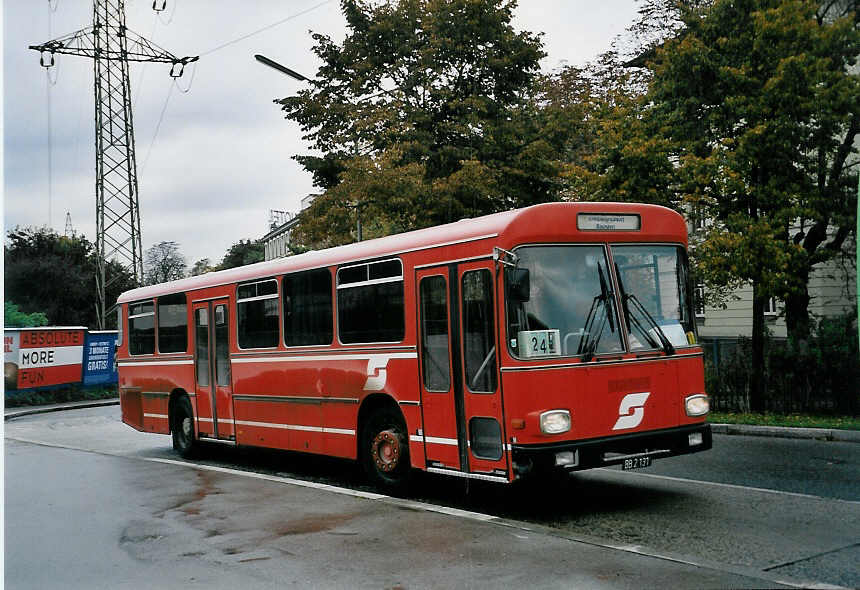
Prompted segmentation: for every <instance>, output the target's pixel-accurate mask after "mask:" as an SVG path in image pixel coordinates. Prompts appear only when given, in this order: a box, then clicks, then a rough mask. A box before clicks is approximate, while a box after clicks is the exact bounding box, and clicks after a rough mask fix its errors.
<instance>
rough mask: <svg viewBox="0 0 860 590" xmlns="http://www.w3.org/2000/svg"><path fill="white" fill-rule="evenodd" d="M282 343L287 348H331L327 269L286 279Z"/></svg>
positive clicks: (332, 332)
mask: <svg viewBox="0 0 860 590" xmlns="http://www.w3.org/2000/svg"><path fill="white" fill-rule="evenodd" d="M283 293H284V341H285V344H286V345H287V346H311V345H314V344H331V341H332V338H333V336H334V328H333V321H334V320H333V315H332V297H331V272H330V271H329V269H327V268H320V269H317V270H310V271H307V272H298V273H295V274H291V275H286V276H285V277H284V280H283Z"/></svg>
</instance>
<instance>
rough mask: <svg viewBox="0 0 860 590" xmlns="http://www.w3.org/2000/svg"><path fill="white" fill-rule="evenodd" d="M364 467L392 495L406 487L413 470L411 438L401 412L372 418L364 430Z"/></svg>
mask: <svg viewBox="0 0 860 590" xmlns="http://www.w3.org/2000/svg"><path fill="white" fill-rule="evenodd" d="M361 463H362V466H363V468H364V471H365V472H366V473H367V475H368V477H369V478H370V479H371V481H372V482H373V483H374V484H376V485H377V486H379V487H382V488H385V489H387V490H391V491H400V490H403V489H404V488H405V487H406V484H407V482H408V479H409V474H410V471H411V469H412V467H411V464H410V461H409V436H408V435H407V433H406V424H404V422H403V417H402V416H401V415H400V412H397V411H395V410H392V409H388V408H383V409H379V410H377V411H376V412H375V413H374V414H373V415H372V416H371V417H370V419H369V420H368V421H367V423H366V424H365V425H364V428H363V429H362V438H361Z"/></svg>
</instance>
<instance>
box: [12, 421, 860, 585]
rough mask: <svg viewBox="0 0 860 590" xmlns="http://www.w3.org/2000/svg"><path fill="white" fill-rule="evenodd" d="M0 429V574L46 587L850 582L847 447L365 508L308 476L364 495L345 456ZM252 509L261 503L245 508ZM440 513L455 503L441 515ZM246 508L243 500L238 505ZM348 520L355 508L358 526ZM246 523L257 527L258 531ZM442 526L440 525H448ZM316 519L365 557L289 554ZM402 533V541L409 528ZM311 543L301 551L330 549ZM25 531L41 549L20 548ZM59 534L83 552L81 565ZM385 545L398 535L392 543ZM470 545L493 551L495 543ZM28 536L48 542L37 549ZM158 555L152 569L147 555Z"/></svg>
mask: <svg viewBox="0 0 860 590" xmlns="http://www.w3.org/2000/svg"><path fill="white" fill-rule="evenodd" d="M6 437H7V446H6V463H7V464H6V469H7V482H6V515H7V517H6V547H7V552H6V582H7V587H9V588H25V587H33V588H36V587H60V586H61V585H60V584H51V583H50V582H51V581H52V580H53V581H56V580H57V579H58V576H60V577H59V579H61V580H63V584H62V585H66V583H67V582H69V581H70V580H71V581H72V582H74V581H75V580H77V581H79V582H80V583H71V584H70V586H77V587H93V586H92V585H91V584H92V582H93V581H94V580H111V584H110V585H111V587H129V588H132V587H139V586H140V582H141V581H145V580H152V583H153V584H152V585H154V586H162V587H164V586H167V587H170V586H172V585H174V584H175V583H176V582H177V580H184V581H185V582H189V583H191V585H197V584H200V585H204V584H205V585H208V586H209V587H221V586H227V585H228V584H229V585H230V586H234V585H237V584H239V583H244V584H245V585H246V586H247V585H248V584H249V581H250V583H251V586H250V587H257V586H260V587H266V584H267V583H272V587H277V583H275V581H277V580H284V579H289V580H293V581H295V582H296V583H297V584H298V583H301V582H302V581H304V582H305V583H308V582H310V583H311V585H314V583H315V585H316V586H318V587H326V586H342V587H348V586H350V585H353V584H357V585H363V586H367V587H391V588H393V587H397V586H398V585H400V586H402V587H410V585H411V586H416V587H425V586H436V587H455V586H472V587H491V586H494V585H496V584H499V583H504V584H505V585H510V584H513V583H519V584H520V585H524V584H528V585H530V586H535V587H553V586H556V587H571V585H580V586H604V587H653V586H657V585H661V586H662V585H665V586H673V587H674V586H685V587H702V586H707V587H728V586H736V587H740V586H751V587H762V586H775V585H777V583H778V582H779V581H785V582H789V583H795V584H796V585H801V586H808V585H812V584H814V583H818V584H834V585H841V586H844V587H858V586H860V571H858V565H857V564H858V563H860V533H858V530H860V527H858V524H860V523H858V521H860V511H858V508H860V503H858V501H857V499H858V490H860V486H858V485H857V484H858V479H860V470H858V463H860V445H858V444H852V443H837V442H823V441H809V440H786V439H760V438H750V437H738V436H716V437H715V441H714V449H713V450H712V451H710V452H707V453H701V454H697V455H693V456H689V457H679V458H673V459H667V460H663V461H658V462H656V463H655V464H654V465H653V466H652V467H651V468H649V469H647V470H642V471H637V472H622V471H617V470H611V469H602V470H594V471H589V472H583V473H579V474H577V475H575V476H573V477H572V478H569V479H567V480H563V481H553V482H548V483H544V484H542V485H514V486H500V485H498V484H488V483H487V484H484V483H475V482H461V481H459V480H451V479H448V478H443V477H434V476H428V475H424V474H421V475H419V476H418V477H417V480H416V484H415V485H414V486H413V490H412V492H411V493H410V495H409V496H408V497H407V498H405V499H397V500H391V502H393V504H388V503H387V502H389V500H387V499H382V500H380V501H379V502H376V503H373V508H372V509H371V510H368V508H367V505H366V501H365V504H364V505H363V507H362V508H356V507H355V506H353V505H351V504H350V502H355V501H357V500H355V498H352V497H350V496H346V499H344V498H342V497H340V498H337V499H336V500H334V501H333V500H331V498H330V496H331V494H329V493H322V492H320V491H319V488H320V486H323V487H325V486H338V487H341V488H346V489H347V490H352V491H351V492H350V491H348V492H347V493H352V494H358V495H359V496H365V497H367V498H371V499H378V498H377V496H376V495H375V494H374V493H373V490H371V489H370V488H367V487H366V486H365V485H364V483H363V481H362V479H361V477H360V475H359V474H358V473H357V470H356V469H355V468H354V467H353V465H352V464H351V463H349V462H344V461H338V460H332V459H325V458H320V457H314V456H308V455H301V454H293V453H282V452H271V451H263V450H255V449H233V448H228V447H222V446H220V445H213V446H212V447H210V448H208V449H207V451H206V452H205V453H204V455H203V456H202V457H201V458H200V459H199V460H198V461H197V465H199V466H201V467H207V468H209V469H215V470H216V471H215V472H212V471H200V470H197V469H192V468H191V467H187V466H184V465H176V464H172V463H171V464H164V463H156V462H153V461H169V462H173V461H175V460H177V459H178V457H176V456H175V455H174V454H173V453H172V451H171V450H170V440H169V438H168V437H166V436H160V435H147V434H143V433H138V432H135V431H134V430H131V429H130V428H128V427H126V426H125V425H123V424H121V423H120V422H119V419H118V408H116V407H112V408H98V409H90V410H77V411H73V412H63V413H58V414H47V415H41V416H32V417H26V418H20V419H17V420H15V421H12V422H8V423H6ZM21 441H29V443H27V442H21ZM33 442H37V443H40V445H34V444H32V443H33ZM43 445H51V446H43ZM68 449H77V450H78V451H71V450H68ZM79 450H85V451H89V452H80V451H79ZM93 451H95V453H93ZM133 459H147V460H148V462H141V461H134V460H133ZM221 469H229V470H239V471H243V472H250V473H253V474H254V476H255V477H263V478H266V477H269V478H273V479H278V480H279V481H280V479H279V478H283V477H289V478H295V479H298V480H302V481H303V482H310V483H307V484H302V486H308V485H309V486H313V487H310V488H302V487H301V486H287V487H288V488H289V489H290V493H289V494H285V493H284V489H285V488H284V486H283V484H282V483H275V482H272V481H264V482H262V483H261V482H260V481H259V480H256V479H254V480H252V479H251V478H246V477H236V476H234V475H229V474H227V473H222V472H221V471H217V470H221ZM201 474H202V475H201ZM260 474H262V475H260ZM207 478H208V479H207ZM213 478H214V479H213ZM237 481H238V483H237ZM252 484H253V485H252ZM189 486H190V487H191V491H189ZM260 486H263V487H262V488H261V487H260ZM294 488H297V489H294ZM273 490H274V491H273ZM211 498H214V499H215V500H212V499H211ZM208 502H215V504H214V505H211V506H210V505H207V503H208ZM282 502H287V506H286V507H285V508H283V511H285V512H286V513H287V514H294V515H296V518H297V520H296V519H292V520H288V522H286V524H284V522H283V518H282V516H279V515H280V514H281V511H277V510H275V511H274V512H273V510H274V508H273V507H274V506H276V505H278V504H279V503H282ZM323 502H324V503H325V509H322V504H321V503H323ZM419 502H420V503H421V504H419ZM315 503H316V504H315ZM249 506H253V507H254V509H253V510H250V509H249V508H248V507H249ZM260 506H267V507H268V508H267V510H264V511H262V512H263V514H262V516H261V515H259V514H258V513H260V512H261V510H260V508H259V507H260ZM333 506H334V508H332V507H333ZM392 506H393V507H392ZM427 506H429V507H430V509H429V512H428V508H427ZM434 507H435V508H434ZM449 509H450V510H449ZM332 510H334V512H332ZM434 510H438V511H442V512H446V511H447V512H448V513H449V516H446V518H447V519H448V520H447V521H446V522H445V523H443V524H440V523H439V522H437V521H435V520H434V519H433V518H431V517H430V516H427V515H428V514H430V515H432V516H434V517H438V515H434V513H433V511H434ZM458 510H465V511H469V513H468V514H464V515H463V516H462V518H461V517H454V520H452V517H451V516H450V514H454V515H457V514H458V512H457V511H458ZM195 512H196V513H195ZM299 512H301V516H299V515H298V514H299ZM204 513H205V514H207V515H208V517H207V518H206V519H202V517H201V514H204ZM246 513H247V514H249V515H255V516H254V517H253V518H251V519H250V520H249V521H248V519H247V518H244V519H243V514H246ZM323 513H325V514H323ZM358 514H361V515H362V519H358V517H357V515H358ZM368 514H369V515H370V516H368ZM416 515H419V516H416ZM365 517H367V518H369V519H370V520H369V521H367V522H362V523H361V524H360V526H359V525H358V524H357V523H358V521H359V520H362V521H363V520H364V518H365ZM279 518H280V520H279ZM195 519H196V520H195ZM415 519H418V520H417V521H415V522H413V521H414V520H415ZM246 521H247V522H246ZM392 521H393V524H392ZM272 522H275V523H278V522H280V523H281V524H282V525H283V526H282V527H281V528H280V529H278V528H277V526H276V527H275V529H276V530H275V533H278V534H274V533H271V530H272V526H274V525H272ZM218 523H221V524H222V525H224V526H221V527H219V524H218ZM348 523H350V524H348ZM407 523H408V524H409V527H410V530H412V532H411V533H409V534H407V533H408V532H409V531H406V532H404V530H403V526H405V524H407ZM353 525H355V527H354V528H352V529H351V528H350V526H353ZM398 525H402V526H398ZM500 525H501V526H500ZM392 526H393V527H394V529H393V532H392V530H389V528H387V527H392ZM343 527H346V529H345V531H344V530H341V529H343ZM462 527H466V530H465V531H464V530H461V529H462ZM474 527H477V528H474ZM222 529H223V530H222ZM266 530H269V531H270V534H269V537H271V538H268V537H266V538H260V534H261V533H260V531H266ZM368 530H371V531H372V535H371V536H372V538H374V539H376V541H375V542H376V543H379V539H380V538H382V539H389V540H390V539H391V538H397V537H398V535H399V536H400V537H402V536H403V535H406V542H405V543H401V544H399V545H394V549H392V548H391V547H392V546H391V545H390V544H383V545H384V547H385V548H386V551H383V552H382V553H380V552H379V550H378V548H376V549H374V548H373V547H372V546H365V545H363V544H362V543H360V542H358V541H359V540H362V541H364V540H366V534H365V533H366V532H367V531H368ZM454 530H456V531H458V533H456V535H455V536H457V539H458V541H457V542H454V541H452V539H451V538H450V533H451V532H452V531H454ZM295 531H298V532H295ZM320 531H326V535H328V536H329V537H333V538H335V539H336V540H337V539H340V537H339V536H338V535H341V533H342V535H341V536H342V537H343V539H346V540H350V539H351V540H352V541H353V543H352V544H348V549H346V547H347V546H346V545H345V546H341V547H339V550H342V551H345V552H346V553H348V554H350V555H353V554H354V555H355V556H359V555H362V556H363V555H364V554H363V553H362V552H363V551H364V552H367V555H369V556H370V557H364V558H363V559H364V560H363V561H355V560H354V559H352V558H351V557H350V559H349V564H347V565H344V564H340V563H339V564H331V563H329V565H325V563H320V561H319V560H320V558H319V556H316V557H313V556H312V555H311V554H310V553H308V552H307V551H302V549H306V548H307V547H308V545H306V543H307V542H308V534H310V533H314V532H320ZM416 531H420V533H419V532H416ZM434 531H435V534H433V532H434ZM445 531H448V532H447V533H446V532H445ZM383 533H384V534H383ZM207 535H208V536H207ZM380 535H382V536H381V537H380ZM410 535H411V536H410ZM416 535H421V536H422V538H421V542H420V543H414V542H410V541H415V537H416ZM424 535H429V537H428V538H424V537H423V536H424ZM317 537H318V535H317V536H314V535H311V536H310V538H311V539H316V538H317ZM520 537H525V539H523V538H520ZM283 539H289V540H290V541H291V542H292V544H290V543H286V544H285V543H284V541H283ZM299 539H301V543H298V544H297V540H299ZM466 539H468V542H466ZM239 541H241V542H239ZM355 543H358V545H357V546H356V544H355ZM330 544H331V539H329V545H328V546H325V547H323V546H320V547H318V549H319V551H322V552H323V553H324V554H326V551H328V552H330V551H331V547H330ZM371 545H372V544H371ZM184 546H188V547H191V549H187V548H186V549H184V550H183V547H184ZM309 546H311V547H313V546H314V542H311V543H310V545H309ZM33 547H37V548H38V549H40V550H41V551H37V553H38V554H39V558H38V559H37V560H34V559H33V558H32V549H33ZM70 547H71V548H72V549H78V550H80V549H81V548H82V547H83V548H85V549H86V551H87V555H89V554H90V551H92V553H94V554H97V555H102V556H103V559H101V560H100V561H97V562H96V567H95V568H94V567H93V566H92V564H90V560H89V559H86V558H83V559H81V558H74V557H75V555H76V554H75V552H74V551H72V552H71V553H69V549H68V548H70ZM404 547H411V548H412V549H413V551H412V552H411V553H409V552H408V551H407V552H406V553H404V554H403V555H400V556H398V555H397V553H398V551H401V550H403V548H404ZM64 548H66V550H65V553H64ZM415 548H418V549H420V551H419V552H418V553H417V554H414V553H415V551H414V549H415ZM487 548H494V549H497V550H499V549H500V550H501V551H502V552H504V550H505V549H510V551H509V552H508V553H507V554H503V555H501V556H500V555H499V554H498V551H493V552H490V553H487V552H486V549H487ZM537 548H540V551H536V549H537ZM514 549H515V550H514ZM324 550H325V551H324ZM284 551H286V552H287V553H290V552H291V553H293V554H294V555H293V556H292V557H291V556H290V555H288V554H287V553H283V552H284ZM440 551H441V552H442V553H440ZM583 551H584V552H586V553H588V555H584V554H582V552H583ZM589 552H590V553H589ZM43 553H47V554H49V555H52V556H55V557H54V558H53V559H49V560H47V561H44V559H43ZM186 553H187V554H188V555H185V556H184V557H183V555H184V554H186ZM216 554H217V555H216ZM314 555H316V554H314ZM373 556H375V557H373ZM502 558H503V559H502ZM392 559H393V562H392ZM374 560H376V561H374ZM428 560H429V561H428ZM631 560H632V561H631ZM571 561H572V562H573V563H571ZM165 563H170V565H171V567H170V568H169V569H165V568H164V567H160V566H163V565H164V564H165ZM404 563H409V564H410V566H409V568H408V569H402V565H403V564H404ZM39 564H41V565H39ZM51 564H55V565H56V568H54V569H52V568H51V567H49V566H50V565H51ZM247 564H254V567H253V568H248V567H246V566H247ZM397 564H400V567H399V568H398V567H397ZM413 564H414V567H413ZM691 564H694V565H691ZM685 567H686V568H688V569H684V568H685ZM285 568H286V571H285ZM565 568H567V569H565ZM690 568H692V569H690ZM392 572H398V573H401V574H402V575H400V576H399V577H398V576H397V575H394V576H393V577H392ZM36 574H38V575H36ZM252 574H253V575H252ZM249 575H250V576H251V577H250V578H249V577H248V576H249ZM255 576H256V577H255ZM323 580H325V581H326V582H328V583H320V582H321V581H323ZM431 581H432V583H430V582H431ZM37 582H38V583H37Z"/></svg>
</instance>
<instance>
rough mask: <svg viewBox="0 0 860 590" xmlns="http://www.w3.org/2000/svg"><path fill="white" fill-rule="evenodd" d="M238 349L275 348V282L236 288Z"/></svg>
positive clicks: (276, 284)
mask: <svg viewBox="0 0 860 590" xmlns="http://www.w3.org/2000/svg"><path fill="white" fill-rule="evenodd" d="M236 310H237V316H238V320H239V322H238V324H239V348H274V347H276V346H277V345H278V337H279V333H278V332H279V329H278V281H276V280H275V279H267V280H265V281H257V282H254V283H245V284H242V285H239V286H238V287H237V288H236Z"/></svg>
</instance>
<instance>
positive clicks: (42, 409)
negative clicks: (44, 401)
mask: <svg viewBox="0 0 860 590" xmlns="http://www.w3.org/2000/svg"><path fill="white" fill-rule="evenodd" d="M118 405H119V399H116V398H114V399H103V400H93V401H89V402H70V403H68V404H55V405H50V406H32V407H29V408H21V409H12V410H6V411H5V413H4V415H3V421H4V422H7V421H9V420H14V419H15V418H20V417H22V416H30V415H33V414H47V413H49V412H62V411H65V410H80V409H83V408H101V407H104V406H118Z"/></svg>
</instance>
